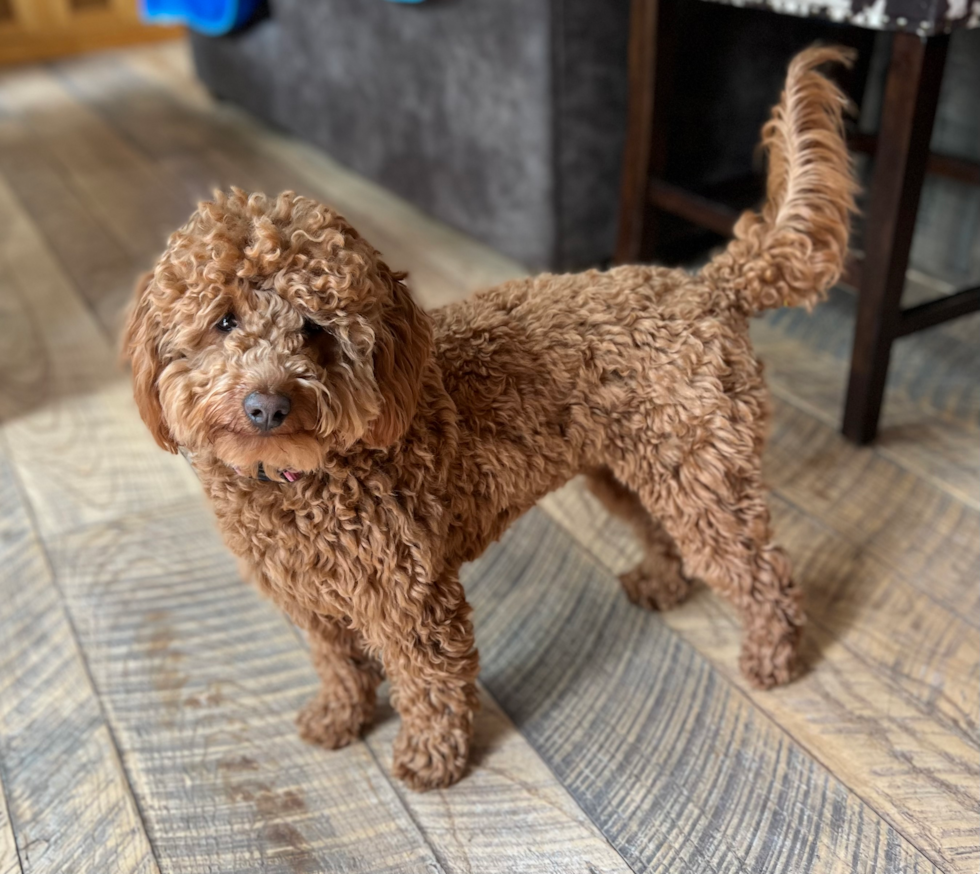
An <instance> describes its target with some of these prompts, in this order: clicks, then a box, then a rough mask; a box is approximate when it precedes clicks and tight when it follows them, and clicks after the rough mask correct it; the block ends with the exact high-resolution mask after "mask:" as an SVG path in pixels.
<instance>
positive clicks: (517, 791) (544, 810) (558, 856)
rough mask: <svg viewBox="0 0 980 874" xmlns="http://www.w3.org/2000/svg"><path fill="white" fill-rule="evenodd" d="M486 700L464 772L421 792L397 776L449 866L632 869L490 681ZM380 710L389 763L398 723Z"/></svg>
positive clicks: (589, 872) (376, 735)
mask: <svg viewBox="0 0 980 874" xmlns="http://www.w3.org/2000/svg"><path fill="white" fill-rule="evenodd" d="M480 701H481V709H480V713H479V715H478V716H477V721H476V735H475V737H474V739H473V751H472V764H471V767H470V770H469V773H468V774H467V776H466V779H465V780H463V781H462V782H461V783H459V784H457V785H456V786H454V787H453V788H452V789H449V790H442V791H438V792H427V793H425V794H422V795H419V794H417V793H414V792H411V791H409V790H407V789H405V787H404V786H402V785H401V784H400V783H395V784H394V786H395V791H396V792H397V793H398V794H399V796H400V798H401V799H402V803H403V804H404V805H405V807H406V809H407V810H408V811H409V813H410V814H411V816H412V818H413V819H414V820H415V822H416V823H417V824H418V826H419V829H420V830H421V831H422V833H423V834H424V835H425V836H426V837H427V838H428V840H429V842H430V843H431V844H432V846H433V848H434V850H435V851H436V853H437V855H438V857H439V860H440V862H441V863H442V865H443V867H444V868H445V870H446V871H465V872H467V874H479V872H485V874H498V872H502V871H513V872H522V874H523V872H542V874H544V872H547V874H552V872H553V874H565V872H569V874H571V872H582V874H599V872H607V871H617V872H623V874H628V872H630V870H631V869H630V867H629V866H628V865H627V864H626V862H624V861H623V858H622V857H621V856H620V855H619V854H618V853H617V852H616V851H615V850H614V849H613V848H612V847H611V846H610V845H609V844H608V843H607V841H606V838H605V837H604V836H603V835H602V833H601V832H600V831H599V829H598V828H596V826H595V825H594V824H593V823H592V822H591V821H590V820H589V818H588V817H587V816H586V814H585V812H584V811H583V810H582V809H581V808H580V807H579V806H578V804H577V803H576V802H575V800H574V799H573V798H572V796H571V795H570V794H569V792H568V790H567V789H565V787H564V786H562V784H561V783H559V782H558V781H557V780H556V779H555V776H554V774H552V773H551V771H550V770H549V769H548V766H547V765H546V764H545V763H544V762H542V760H541V758H540V757H539V756H538V754H537V753H536V752H535V751H534V750H533V748H532V747H531V746H530V744H528V742H527V741H526V740H525V739H524V738H523V737H522V736H521V734H520V733H519V732H518V731H517V729H515V728H514V724H513V723H512V722H511V721H510V719H509V718H508V716H507V715H506V714H505V713H504V712H503V711H502V710H501V709H500V706H499V705H498V704H497V703H496V702H495V701H494V700H493V698H491V697H490V696H489V695H488V694H486V692H485V690H484V689H483V688H481V689H480ZM381 712H382V717H381V718H382V719H383V720H384V721H383V722H382V723H381V725H379V726H378V729H377V730H376V731H374V732H372V733H371V734H370V735H369V736H368V738H367V743H368V746H369V747H370V749H371V751H372V752H373V753H374V755H375V757H376V758H377V759H378V761H379V762H381V763H382V764H383V765H384V767H385V768H390V767H391V749H392V743H393V742H394V740H395V734H396V732H397V728H398V724H397V720H395V719H394V718H393V714H392V712H391V710H390V708H389V707H383V708H382V711H381Z"/></svg>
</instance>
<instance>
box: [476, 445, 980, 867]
mask: <svg viewBox="0 0 980 874" xmlns="http://www.w3.org/2000/svg"><path fill="white" fill-rule="evenodd" d="M777 430H778V429H777ZM834 439H835V440H837V441H840V443H842V444H843V445H845V446H847V447H848V449H849V450H850V451H853V452H855V453H858V452H860V450H857V449H854V448H853V447H851V446H850V445H849V444H847V443H846V442H845V441H844V440H843V438H841V437H839V436H838V435H836V434H834ZM845 482H853V480H845ZM771 505H772V508H773V516H774V523H775V527H776V531H777V541H778V542H780V543H782V544H783V545H784V546H785V547H786V549H787V551H788V552H789V555H790V557H791V558H792V560H793V562H794V568H795V573H796V577H797V579H798V580H799V581H800V583H801V584H802V586H803V588H804V591H805V592H806V594H807V610H808V614H809V617H810V624H809V626H808V629H807V638H806V640H807V650H806V652H805V657H806V658H807V660H808V662H809V663H810V671H809V673H808V674H807V675H806V676H804V677H803V678H802V679H800V680H798V681H796V682H795V683H793V684H792V685H790V686H789V687H787V688H785V689H781V690H778V691H775V692H770V693H758V692H755V691H753V690H751V689H749V688H748V687H747V685H746V684H745V683H744V681H743V680H742V678H741V676H740V675H739V673H738V671H737V663H738V649H739V641H740V634H741V629H740V626H739V623H738V621H737V618H736V617H735V616H734V615H733V614H732V612H731V611H729V609H728V608H727V606H726V605H725V604H724V603H723V602H722V601H720V599H718V598H716V597H714V596H712V595H711V594H710V593H709V592H707V591H706V590H699V591H698V592H697V594H696V596H695V597H694V598H692V600H691V601H690V602H689V603H687V604H685V605H684V606H683V607H681V608H678V609H676V610H674V611H671V612H669V613H666V614H664V616H663V621H664V622H665V623H666V624H667V625H668V626H669V627H670V628H672V629H673V630H675V631H677V632H678V633H680V634H681V635H682V636H683V637H684V638H685V639H686V640H687V641H688V642H690V643H691V644H692V645H693V646H694V647H695V648H696V649H697V650H698V652H699V653H701V654H702V655H703V656H705V657H706V658H707V659H708V660H709V661H710V662H711V663H712V664H713V665H714V666H715V667H716V668H717V669H718V670H719V671H720V672H721V673H722V674H723V675H724V676H725V677H726V679H727V680H728V681H729V682H731V683H732V684H734V685H736V686H738V687H739V688H741V690H742V691H743V692H744V694H746V695H747V696H748V697H749V698H750V699H751V700H752V702H753V704H754V705H755V707H757V708H758V709H759V710H760V711H762V712H763V713H766V714H767V715H769V716H770V718H772V719H773V721H774V722H775V723H776V724H778V725H780V726H782V728H783V729H784V730H785V731H786V732H787V733H788V734H789V735H791V736H792V737H793V738H794V739H795V740H796V741H798V742H799V743H800V744H801V745H802V746H803V748H805V749H806V750H807V752H808V753H809V754H810V755H811V756H813V757H814V758H815V759H816V760H817V761H819V762H821V763H822V764H823V765H824V766H825V767H826V768H827V769H828V770H829V771H830V772H831V773H833V774H835V775H839V776H840V777H841V779H842V780H844V781H845V782H846V784H847V785H848V787H850V788H851V789H853V790H854V791H855V792H856V793H857V794H858V795H859V796H860V797H861V798H863V799H864V800H865V801H867V802H868V803H869V804H870V805H871V807H872V808H873V809H874V810H876V811H877V812H878V813H879V814H881V815H882V816H883V817H884V818H885V819H887V820H888V821H889V822H890V823H891V824H892V825H893V826H894V827H895V828H896V829H897V830H898V831H899V832H900V833H902V834H904V835H905V836H906V837H907V838H908V839H909V840H910V841H911V842H912V843H913V844H914V845H915V846H917V847H919V848H920V849H921V850H922V851H923V852H924V853H926V854H927V855H928V856H929V857H930V858H931V859H932V860H933V861H934V862H935V863H936V864H937V865H939V866H940V867H941V868H942V869H943V870H948V871H962V872H964V874H966V872H969V871H971V870H972V869H973V868H975V867H976V865H977V860H978V859H980V846H978V834H977V828H976V810H977V807H978V804H980V745H978V743H977V738H976V719H977V686H978V678H980V668H978V661H980V633H978V631H977V628H976V626H975V625H974V624H970V622H969V621H967V619H966V618H965V617H966V616H967V615H968V614H963V615H960V614H959V613H958V612H956V611H954V610H950V609H947V608H945V607H944V606H943V605H941V604H939V603H938V602H937V601H935V600H933V599H931V598H930V597H929V596H928V595H927V594H926V593H924V592H923V591H921V590H920V589H918V588H917V587H916V586H914V585H912V584H911V583H910V582H909V580H908V579H907V578H906V577H905V576H904V574H903V573H902V572H901V571H899V570H897V569H896V568H894V567H893V566H891V565H889V564H886V563H885V562H884V561H882V560H880V559H879V558H877V557H876V556H875V555H874V553H873V552H872V551H871V550H868V549H867V548H866V547H865V546H864V545H862V543H861V542H860V539H859V534H860V532H857V533H856V534H857V536H856V537H855V538H854V539H850V540H849V539H847V538H846V537H844V536H842V535H841V534H839V533H837V532H836V531H834V530H833V528H831V527H829V526H827V525H822V524H820V523H818V522H816V521H815V520H814V519H813V517H812V516H810V515H809V514H807V513H805V512H803V511H801V510H800V509H799V508H798V507H796V506H795V505H794V504H792V503H790V502H788V501H786V500H785V499H784V498H782V497H781V495H780V494H779V493H777V495H776V496H775V497H774V498H773V499H772V502H771ZM543 506H544V508H545V509H546V511H547V512H548V513H549V514H550V515H551V516H552V517H553V518H555V519H556V520H558V521H560V522H561V524H562V525H563V527H564V528H565V529H566V530H567V531H569V532H571V533H572V534H573V535H574V536H575V537H576V538H577V539H578V540H579V542H581V543H583V545H584V546H586V547H587V548H588V549H589V550H590V552H592V553H593V554H594V555H596V556H597V557H598V558H599V559H600V560H601V561H602V562H603V564H604V565H606V566H607V567H609V568H610V569H611V570H613V571H615V572H621V571H623V570H626V569H628V568H629V567H631V566H632V565H633V564H635V562H636V560H637V559H638V557H639V552H638V548H637V546H636V544H635V543H634V542H633V540H632V535H631V534H630V532H629V531H627V530H626V529H625V528H624V527H623V526H622V525H620V524H619V523H618V522H616V521H614V520H610V519H608V517H607V516H606V515H605V514H604V512H603V511H602V510H601V508H600V507H599V506H598V504H597V503H596V502H595V501H594V500H593V499H592V498H591V495H589V494H588V493H587V492H586V491H585V489H584V486H582V485H581V484H573V486H571V487H569V488H566V489H564V490H562V491H561V492H559V493H556V494H555V495H552V496H550V497H549V498H548V499H547V500H546V501H545V502H544V503H543ZM604 520H605V521H604ZM964 545H965V546H966V547H967V548H970V549H973V550H976V549H977V541H976V540H973V541H967V543H966V544H964ZM909 546H910V550H909V555H910V556H915V555H916V552H917V551H918V550H917V548H916V544H915V543H910V544H909ZM974 564H975V562H974ZM921 575H922V571H921V570H920V571H919V572H918V574H917V576H921ZM940 578H941V577H940ZM973 588H974V586H973V585H972V584H969V583H967V579H966V578H965V577H964V580H963V595H964V598H969V597H970V596H972V595H973ZM970 618H972V617H970ZM491 688H492V686H491ZM844 739H846V742H845V740H844Z"/></svg>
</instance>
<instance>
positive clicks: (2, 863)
mask: <svg viewBox="0 0 980 874" xmlns="http://www.w3.org/2000/svg"><path fill="white" fill-rule="evenodd" d="M0 764H2V763H0ZM0 874H23V869H22V868H21V867H20V858H19V857H18V855H17V842H16V841H15V840H14V830H13V826H11V824H10V814H9V813H8V812H7V796H6V792H5V791H4V788H3V780H2V774H0Z"/></svg>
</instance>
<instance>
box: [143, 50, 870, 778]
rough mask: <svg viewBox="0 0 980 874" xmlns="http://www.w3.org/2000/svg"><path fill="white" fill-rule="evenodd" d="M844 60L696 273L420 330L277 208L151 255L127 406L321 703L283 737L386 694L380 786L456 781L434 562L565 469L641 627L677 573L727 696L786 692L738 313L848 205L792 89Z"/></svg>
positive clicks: (324, 227)
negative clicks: (210, 523)
mask: <svg viewBox="0 0 980 874" xmlns="http://www.w3.org/2000/svg"><path fill="white" fill-rule="evenodd" d="M849 60H850V58H849V55H848V53H847V52H846V50H842V49H836V48H819V47H817V48H811V49H808V50H806V51H805V52H803V53H802V54H800V55H798V56H797V57H796V58H795V59H794V60H793V61H792V63H791V65H790V67H789V71H788V75H787V80H786V85H785V90H784V91H783V94H782V97H781V100H780V102H779V104H778V105H777V106H776V108H775V109H774V110H773V113H772V117H771V119H770V121H769V122H768V123H767V124H766V126H765V127H764V128H763V147H764V149H765V150H766V152H767V153H768V181H767V195H766V201H765V203H764V205H763V207H762V208H761V211H759V212H758V213H756V212H748V213H746V214H744V215H743V216H742V217H741V218H740V219H739V221H738V223H737V225H736V227H735V231H734V238H733V240H732V242H731V243H730V244H729V245H728V247H727V248H726V249H725V250H724V251H723V252H721V253H720V254H718V255H717V256H716V257H715V258H714V259H713V260H712V261H711V262H710V263H708V264H707V265H706V266H705V267H704V268H703V269H702V270H701V271H700V272H699V273H698V274H697V275H691V274H689V273H687V272H684V271H682V270H669V269H665V268H659V267H647V266H625V267H617V268H615V269H612V270H609V271H608V272H598V271H594V270H593V271H588V272H585V273H580V274H575V275H564V276H556V275H542V276H537V277H535V278H528V279H519V280H513V281H510V282H506V283H504V284H503V285H501V286H499V287H497V288H493V289H490V290H489V291H484V292H481V293H478V294H476V295H475V296H473V297H472V298H470V299H469V300H467V301H465V302H462V303H457V304H453V305H451V306H447V307H444V308H442V309H439V310H436V311H434V312H430V313H425V312H423V311H422V310H421V309H420V308H419V307H418V306H417V305H416V304H415V302H414V301H413V300H412V296H411V293H410V292H409V289H408V287H407V285H406V283H405V279H406V274H404V273H398V272H396V271H393V270H391V269H389V267H388V266H387V265H386V264H385V263H384V261H382V260H381V257H380V256H379V253H378V252H377V251H375V249H374V248H373V247H372V246H371V245H370V244H369V243H368V242H367V241H365V240H364V239H363V238H362V237H361V236H360V235H358V233H357V232H356V231H355V230H354V228H352V227H351V226H350V224H348V223H347V222H346V221H345V220H344V219H343V218H342V217H341V216H339V215H338V214H337V213H336V212H334V211H332V210H331V209H329V208H328V207H326V206H323V205H321V204H320V203H317V202H315V201H313V200H310V199H307V198H304V197H298V196H295V195H294V194H292V193H290V192H287V193H285V194H282V195H280V196H278V197H277V198H267V197H265V196H263V195H260V194H252V195H247V194H246V193H244V192H242V191H240V190H238V189H232V191H231V192H230V193H228V194H224V193H220V192H218V193H216V194H215V197H214V199H213V200H212V201H209V202H203V203H201V204H200V205H199V207H198V209H197V211H196V212H195V213H194V214H193V216H192V217H191V219H190V220H189V222H188V223H187V224H186V225H185V226H184V227H183V228H181V229H180V230H179V231H177V232H176V233H174V234H173V235H172V236H171V238H170V240H169V244H168V247H167V249H166V251H165V252H164V254H163V255H162V257H161V258H160V260H159V262H158V263H157V264H156V267H155V269H154V270H153V272H152V273H150V274H147V275H146V276H145V277H144V278H143V280H142V281H141V283H140V285H139V287H138V289H137V294H136V300H135V303H134V305H133V307H132V309H131V311H130V315H129V318H128V324H127V328H126V331H125V337H124V354H125V355H126V356H127V357H128V359H129V360H130V361H131V362H132V368H133V385H134V394H135V398H136V402H137V405H138V407H139V411H140V414H141V415H142V418H143V420H144V422H145V423H146V425H147V427H148V428H149V430H150V431H151V432H152V434H153V436H154V437H155V438H156V441H157V442H158V443H159V444H160V446H162V447H163V448H164V449H167V450H169V451H171V452H177V451H178V449H180V450H181V451H183V452H184V453H185V455H186V456H187V458H188V459H189V460H190V462H191V463H192V464H193V466H194V468H195V469H196V471H197V473H198V475H199V477H200V480H201V482H202V484H203V488H204V490H205V492H206V493H207V496H208V498H209V499H210V501H211V503H212V505H213V507H214V511H215V513H216V515H217V518H218V521H219V523H220V528H221V530H222V532H223V535H224V537H225V539H226V542H227V544H228V546H229V547H230V548H231V550H232V551H233V552H234V553H235V554H236V555H238V556H239V557H240V559H241V560H242V562H243V564H244V565H245V567H246V568H247V570H248V572H249V574H250V575H251V576H252V577H253V578H254V580H255V582H256V583H257V585H258V586H259V587H260V588H261V590H262V591H263V592H264V593H266V594H267V595H269V596H270V597H271V598H272V599H273V600H274V601H275V602H276V603H277V604H278V605H279V606H280V607H281V608H282V609H283V610H285V612H286V613H287V614H288V615H289V616H290V617H291V618H292V619H293V620H294V621H295V623H296V624H297V625H299V626H300V627H301V628H302V629H304V630H305V631H306V633H307V635H308V638H309V643H310V647H311V651H312V659H313V662H314V665H315V667H316V669H317V672H318V674H319V676H320V679H321V681H322V686H321V689H320V691H319V693H318V695H317V696H316V698H315V699H314V700H313V701H311V702H310V703H309V704H308V705H307V706H306V708H305V709H304V710H303V711H302V712H301V713H300V715H299V717H298V719H297V722H298V726H299V731H300V733H301V735H302V736H303V737H304V738H305V739H307V740H308V741H311V742H315V743H318V744H322V745H323V746H325V747H329V748H337V747H342V746H344V745H345V744H348V743H350V742H351V741H353V740H354V739H356V738H357V737H358V736H359V735H360V733H361V732H362V731H363V730H364V728H365V727H366V726H367V725H368V724H369V723H370V722H371V719H372V717H373V714H374V709H375V690H376V688H377V686H378V684H379V683H380V682H381V680H382V677H383V674H386V675H387V676H388V678H389V679H390V681H391V687H392V692H391V694H392V703H393V704H394V707H395V708H396V710H397V711H398V713H399V715H400V717H401V727H400V731H399V734H398V737H397V740H396V742H395V751H394V773H395V775H396V776H397V777H399V778H401V779H402V780H404V781H405V782H406V783H407V784H408V785H409V786H410V787H412V788H413V789H417V790H425V789H431V788H433V787H443V786H448V785H450V784H452V783H453V782H455V781H456V780H458V779H459V778H460V776H461V775H462V774H463V773H464V770H465V767H466V762H467V755H468V750H469V745H470V740H471V737H472V734H473V719H474V712H475V711H476V709H477V703H478V699H477V690H476V685H475V683H476V679H477V670H478V657H477V650H476V648H475V647H474V640H473V627H472V624H471V620H470V607H469V605H468V604H467V602H466V597H465V595H464V592H463V589H462V587H461V585H460V582H459V569H460V566H461V565H462V564H463V563H464V562H467V561H471V560H472V559H475V558H476V557H477V556H479V555H480V554H481V553H482V552H483V551H484V549H485V548H486V547H487V545H488V544H490V543H491V542H492V541H494V540H496V539H497V538H499V537H500V536H501V534H502V533H503V532H504V530H505V529H506V528H507V526H508V525H509V524H510V523H511V522H513V521H514V520H515V519H517V518H518V517H519V516H520V515H521V514H522V513H524V512H525V511H526V510H527V509H528V508H530V507H531V506H532V505H533V504H534V503H535V502H536V501H537V500H539V499H540V498H541V497H542V496H543V495H545V494H546V493H548V492H550V491H552V490H554V489H556V488H558V487H560V486H562V485H563V484H564V483H566V482H567V481H568V480H569V479H571V478H572V477H574V476H576V475H579V474H584V475H585V476H586V477H587V478H588V481H589V483H590V485H591V487H592V488H593V490H594V491H595V493H596V494H597V495H598V496H599V497H600V499H601V500H602V501H603V502H604V503H605V504H606V505H607V506H608V507H609V509H610V510H611V511H612V512H614V513H616V514H618V515H619V516H621V517H623V518H624V519H626V520H628V521H629V522H630V523H631V524H632V525H633V526H634V528H635V530H636V533H637V535H638V536H639V538H640V540H641V542H642V545H643V548H644V558H643V560H642V561H641V563H640V565H639V566H638V567H637V568H635V569H634V570H633V571H631V572H629V573H627V574H624V575H623V577H622V583H623V586H624V587H625V590H626V593H627V595H628V596H629V597H630V599H632V600H633V601H634V602H636V603H637V604H639V605H641V606H643V607H646V608H649V609H653V610H666V609H668V608H670V607H672V606H674V605H676V604H678V603H679V602H680V601H682V600H683V599H684V597H685V595H686V594H687V593H688V591H689V589H690V587H691V581H692V580H693V579H696V578H697V579H701V580H704V581H705V582H706V583H707V584H708V585H709V586H711V587H712V588H714V589H716V590H717V591H718V592H720V593H721V594H722V595H723V596H724V597H725V598H727V599H728V600H729V601H730V602H731V603H732V604H733V605H734V607H735V609H736V610H737V612H738V614H739V616H740V617H741V619H742V621H743V623H744V639H743V644H742V649H741V656H740V667H741V670H742V672H743V673H744V675H745V676H746V677H747V678H748V680H749V681H750V682H751V683H752V684H753V685H754V686H756V687H760V688H768V687H771V686H774V685H776V684H780V683H785V682H787V681H789V680H790V679H791V678H792V677H793V676H794V671H795V669H796V668H795V661H796V660H795V656H796V652H797V648H798V642H799V637H800V629H801V626H802V624H803V621H804V615H803V611H802V608H801V596H800V591H799V589H798V587H797V586H796V585H795V584H794V582H793V579H792V576H791V573H790V567H789V564H788V562H787V559H786V557H785V555H784V553H783V552H782V551H781V550H780V549H779V548H778V547H777V546H775V545H774V544H773V542H772V532H771V530H770V520H769V511H768V509H767V506H766V492H765V489H764V486H763V483H762V479H761V474H760V455H761V452H762V448H763V441H764V436H765V431H766V425H767V419H768V415H769V403H768V397H767V393H766V389H765V385H764V382H763V375H762V365H761V364H760V363H759V362H758V361H757V360H756V358H755V356H754V354H753V351H752V347H751V344H750V341H749V331H748V319H749V317H750V316H752V315H754V314H756V313H758V312H760V311H762V310H765V309H768V308H774V307H779V306H784V305H785V306H797V305H803V306H807V307H811V306H812V305H813V304H814V303H816V302H817V301H818V300H820V299H821V298H822V297H823V296H824V295H825V293H826V291H827V289H828V288H830V287H831V286H832V285H833V284H834V283H835V282H836V281H837V279H838V278H839V277H840V274H841V271H842V269H843V264H844V260H845V257H846V254H847V242H848V233H849V222H850V216H851V213H852V212H853V211H854V195H855V191H856V187H855V183H854V176H853V169H852V166H851V162H850V159H849V157H848V153H847V149H846V146H845V143H844V138H843V125H842V113H843V111H844V109H845V104H846V100H845V98H844V96H843V95H842V94H841V92H840V91H839V90H838V89H837V87H836V86H835V85H833V84H832V83H831V81H830V80H828V79H827V78H825V77H824V76H823V75H822V74H821V73H820V72H819V71H818V69H817V68H818V67H820V66H821V65H823V64H825V63H830V62H837V63H848V62H849ZM542 606H543V607H544V608H546V606H547V605H542Z"/></svg>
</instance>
